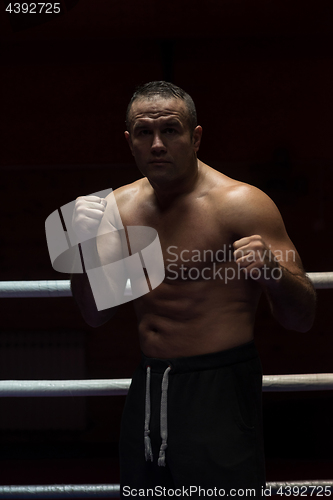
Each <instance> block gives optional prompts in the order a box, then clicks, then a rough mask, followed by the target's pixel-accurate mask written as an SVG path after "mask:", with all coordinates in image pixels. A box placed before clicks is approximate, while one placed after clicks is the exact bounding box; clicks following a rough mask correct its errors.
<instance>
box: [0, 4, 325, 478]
mask: <svg viewBox="0 0 333 500" xmlns="http://www.w3.org/2000/svg"><path fill="white" fill-rule="evenodd" d="M8 3H9V2H1V3H0V31H1V35H0V36H1V61H0V64H1V69H0V71H1V83H0V85H1V131H0V137H1V142H2V146H1V160H0V162H1V163H0V200H1V207H2V213H1V232H0V280H1V281H9V280H52V279H54V280H59V279H68V276H67V275H62V274H60V273H57V272H55V271H53V269H52V267H51V264H50V260H49V256H48V250H47V246H46V240H45V230H44V223H45V219H46V218H47V216H48V215H49V214H50V213H51V212H53V211H54V210H56V209H57V208H59V207H60V206H62V205H63V204H65V203H68V202H70V201H72V200H73V199H75V198H76V197H77V196H79V195H85V194H90V193H93V192H96V191H99V190H102V189H106V188H113V189H115V188H117V187H119V186H121V185H123V184H126V183H129V182H132V181H134V180H136V179H138V178H139V177H140V173H139V171H138V170H137V169H136V167H135V165H134V164H133V161H132V156H131V154H130V152H129V151H128V149H127V145H126V143H125V140H124V137H123V131H124V119H125V110H126V106H127V103H128V101H129V99H130V97H131V95H132V93H133V91H134V88H135V87H136V85H138V84H140V83H144V82H147V81H150V80H159V79H166V80H170V81H173V82H174V83H176V84H177V85H179V86H180V87H183V88H184V89H185V90H186V91H187V92H189V93H190V94H191V95H192V97H193V99H194V101H195V102H196V105H197V111H198V118H199V123H200V124H201V125H202V126H203V129H204V135H203V142H202V147H201V150H200V154H199V158H200V159H201V160H203V161H204V162H206V163H208V164H210V165H211V166H213V167H214V168H216V169H218V170H220V171H222V172H223V173H225V174H227V175H230V176H231V177H234V178H236V179H238V180H241V181H245V182H248V183H250V184H253V185H255V186H257V187H259V188H260V189H262V190H264V191H265V192H266V193H267V194H268V195H269V196H271V197H272V199H273V200H274V201H275V202H276V204H277V205H278V207H279V209H280V211H281V213H282V215H283V218H284V220H285V223H286V226H287V230H288V233H289V235H290V237H291V239H292V240H293V242H294V243H295V245H296V247H297V249H298V251H299V252H300V254H301V257H302V260H303V264H304V267H305V269H306V271H308V272H314V271H331V270H332V263H331V260H332V259H331V256H332V244H333V238H332V224H331V214H332V208H333V202H332V189H333V174H332V165H333V142H332V134H333V125H332V116H333V97H332V88H333V35H332V27H333V20H332V19H333V17H332V16H333V3H332V2H331V0H323V1H317V2H313V1H311V2H310V1H305V2H304V1H297V0H296V1H293V2H290V0H252V1H249V0H208V1H205V2H202V1H201V2H199V1H188V0H185V1H184V0H183V1H182V2H177V1H174V0H172V1H169V2H167V3H166V2H162V1H160V0H143V1H140V2H137V1H133V0H128V1H127V2H122V1H119V0H117V1H116V0H115V1H110V0H80V1H72V2H69V1H66V2H65V1H64V0H61V2H60V3H61V8H62V12H61V15H59V16H50V17H49V18H47V16H44V17H43V16H42V17H38V16H36V17H34V18H33V16H32V15H31V14H30V15H29V14H27V15H14V14H12V15H9V14H6V12H5V6H6V5H8ZM15 16H16V17H15ZM45 21H46V22H45ZM331 304H332V290H320V291H319V292H318V313H317V319H316V322H315V325H314V326H313V328H312V329H311V331H310V332H308V333H302V334H301V333H297V332H292V331H286V330H284V329H282V328H281V327H280V326H279V325H277V324H276V323H275V322H274V320H273V319H272V318H271V316H270V313H269V311H268V307H267V305H266V304H265V302H262V303H261V304H260V307H259V310H258V317H257V324H256V344H257V347H258V349H259V352H260V354H261V359H262V364H263V369H264V374H285V373H317V372H332V371H333V369H332V351H333V335H332V326H331V325H332V318H331V316H332V306H331ZM0 317H1V323H0V328H1V330H0V341H1V339H5V338H6V339H8V338H9V337H8V335H9V336H10V335H12V336H15V335H16V336H17V335H18V334H21V332H26V335H27V336H28V335H30V336H31V338H33V336H34V335H36V334H42V333H43V332H44V333H45V335H53V334H54V335H58V337H59V336H60V337H61V335H63V334H66V338H69V339H70V338H74V337H71V336H75V338H77V336H79V337H80V338H81V344H80V345H81V347H82V346H83V347H82V349H83V351H82V350H81V351H82V352H81V351H80V353H81V354H80V356H81V358H80V359H81V361H82V359H83V362H82V363H83V364H82V363H81V365H80V366H81V368H80V369H81V371H80V370H79V371H78V372H77V378H82V374H83V378H123V377H126V378H127V377H128V378H129V377H131V375H132V372H133V369H134V367H135V365H136V363H137V361H138V359H139V356H140V354H139V346H138V340H137V336H136V320H135V317H134V313H133V311H132V307H131V304H127V305H123V306H122V308H121V309H120V311H119V312H118V313H117V316H116V317H115V318H114V319H113V320H112V322H111V323H110V324H107V325H105V326H103V327H100V328H98V329H92V328H90V327H88V326H87V325H85V323H84V322H83V320H82V319H81V317H80V314H79V312H78V310H77V308H76V305H75V303H74V301H73V299H71V298H63V299H60V298H58V299H2V301H1V316H0ZM36 332H37V333H36ZM58 337H57V338H58ZM60 337H59V338H60ZM13 338H14V337H13ZM15 338H16V337H15ZM17 338H18V337H17ZM20 338H21V337H20ZM82 339H83V340H82ZM15 342H16V341H15ZM15 342H14V344H15ZM17 342H18V344H17V345H16V344H15V345H16V347H17V346H22V345H23V344H24V342H25V341H24V340H22V339H21V340H20V341H17ZM32 342H35V341H32ZM8 343H10V342H9V341H8V340H6V342H3V344H6V345H7V347H8ZM16 347H15V346H14V350H15V348H16ZM17 348H18V347H17ZM66 352H67V351H66ZM22 359H23V358H22ZM22 359H21V358H20V360H19V359H18V358H15V356H14V357H13V360H12V362H11V367H9V368H6V370H8V373H6V370H5V369H4V368H3V369H2V371H1V372H0V378H17V379H19V378H27V379H30V378H34V377H35V378H41V379H43V378H47V377H48V378H54V379H57V378H62V377H63V378H66V374H65V372H64V371H62V372H61V373H60V372H57V367H55V368H54V369H52V370H53V371H52V370H51V372H50V371H49V372H47V376H46V375H45V373H46V372H45V367H44V368H43V367H42V366H41V365H42V363H41V362H40V360H41V359H43V354H40V357H39V358H38V356H37V357H36V361H35V363H34V364H35V371H34V374H33V375H31V373H32V372H30V371H29V370H30V369H29V367H28V364H27V362H26V360H22ZM38 360H39V361H38ZM66 363H67V365H68V364H70V363H71V361H70V360H69V361H68V362H66ZM66 363H65V365H66ZM25 366H27V368H25ZM19 368H20V370H19ZM36 370H37V371H36ZM43 370H44V371H43ZM67 378H69V377H68V376H67ZM71 378H75V374H74V375H72V376H71ZM60 399H61V398H60ZM63 399H64V398H63ZM48 401H50V400H48ZM123 401H124V398H122V397H113V398H98V397H91V398H87V399H86V400H85V401H84V402H81V403H82V411H81V410H80V411H81V413H80V415H81V417H82V423H81V424H80V425H79V426H77V427H78V428H75V426H74V428H72V427H71V425H70V424H69V423H67V424H66V422H67V421H66V419H65V420H64V423H63V424H62V426H58V427H57V425H55V424H52V425H50V426H49V427H48V424H47V423H45V419H46V414H45V419H44V417H43V413H42V412H43V411H44V410H43V409H42V407H41V406H38V405H41V404H42V403H38V402H33V401H32V400H31V399H23V400H21V402H20V407H16V406H15V404H16V403H15V402H14V403H12V402H11V401H9V400H8V399H2V400H0V407H1V412H2V413H3V414H6V415H7V416H8V419H7V423H3V424H2V427H1V425H0V460H1V463H0V483H1V484H48V483H79V484H80V483H97V484H98V483H112V482H118V468H117V440H118V435H119V421H120V415H121V410H122V405H123ZM81 403H80V404H81ZM49 404H51V403H49ZM52 404H53V405H54V409H53V410H52V412H53V414H54V416H55V418H56V419H58V417H59V419H60V417H61V415H63V412H64V408H65V407H66V404H69V403H67V402H66V401H63V400H61V401H60V400H59V402H53V403H52ZM71 404H77V405H78V404H79V402H77V403H75V402H74V403H73V401H72V402H71ZM32 405H37V406H35V407H34V408H35V409H34V412H35V413H36V415H37V414H38V418H39V421H40V422H41V421H42V422H43V425H40V428H38V425H37V424H36V425H33V424H31V425H30V427H29V425H27V424H25V422H26V419H25V415H26V414H27V412H28V411H29V408H32ZM52 408H53V407H52ZM45 411H46V410H45ZM14 414H15V415H16V414H20V415H21V416H22V421H21V423H16V424H15V425H14V424H12V425H10V424H8V422H10V420H11V419H12V418H14ZM36 418H37V417H36ZM264 418H265V439H266V455H267V470H268V479H269V480H288V479H291V480H298V479H306V480H310V479H333V453H332V446H333V431H332V428H331V422H332V420H333V399H332V393H331V392H326V393H324V392H317V393H303V394H297V393H288V394H286V393H280V394H264ZM43 419H44V420H43ZM37 420H38V419H37ZM37 420H36V421H37ZM68 422H69V421H68Z"/></svg>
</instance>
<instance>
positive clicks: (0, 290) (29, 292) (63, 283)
mask: <svg viewBox="0 0 333 500" xmlns="http://www.w3.org/2000/svg"><path fill="white" fill-rule="evenodd" d="M307 276H308V277H309V278H310V280H311V281H312V283H313V285H314V287H315V288H333V272H327V273H308V274H307ZM130 290H131V287H130V284H129V282H127V284H126V291H125V295H128V294H130V293H131V292H130ZM71 295H72V292H71V288H70V281H69V280H60V281H1V282H0V298H4V299H7V298H24V297H71Z"/></svg>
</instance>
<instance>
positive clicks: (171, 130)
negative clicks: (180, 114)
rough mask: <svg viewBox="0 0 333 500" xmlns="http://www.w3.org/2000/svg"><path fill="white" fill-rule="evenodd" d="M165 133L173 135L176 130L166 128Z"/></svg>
mask: <svg viewBox="0 0 333 500" xmlns="http://www.w3.org/2000/svg"><path fill="white" fill-rule="evenodd" d="M165 132H166V133H167V134H175V133H176V129H174V128H166V129H165Z"/></svg>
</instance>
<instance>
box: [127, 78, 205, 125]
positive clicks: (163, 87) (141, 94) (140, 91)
mask: <svg viewBox="0 0 333 500" xmlns="http://www.w3.org/2000/svg"><path fill="white" fill-rule="evenodd" d="M157 95H158V96H161V97H163V98H165V99H172V98H174V97H175V98H176V99H182V100H183V101H184V102H185V105H186V108H187V111H188V124H189V128H190V131H191V133H192V132H193V131H194V129H195V127H196V126H197V111H196V109H195V104H194V102H193V99H192V97H191V96H190V95H189V94H188V93H187V92H185V90H183V89H181V88H180V87H177V85H174V84H173V83H170V82H165V81H163V80H160V81H154V82H148V83H145V84H144V85H140V86H139V87H137V88H136V90H135V92H134V94H133V95H132V98H131V100H130V102H129V105H128V106H127V111H126V128H127V130H130V125H131V120H130V117H129V116H130V111H131V107H132V104H133V102H134V101H136V100H137V99H144V98H146V99H149V98H152V97H154V96H157Z"/></svg>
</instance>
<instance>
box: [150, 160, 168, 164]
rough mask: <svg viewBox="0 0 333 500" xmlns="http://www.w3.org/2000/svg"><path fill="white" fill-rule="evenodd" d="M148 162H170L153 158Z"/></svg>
mask: <svg viewBox="0 0 333 500" xmlns="http://www.w3.org/2000/svg"><path fill="white" fill-rule="evenodd" d="M149 163H170V162H169V161H166V160H158V159H155V160H151V161H150V162H149Z"/></svg>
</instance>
